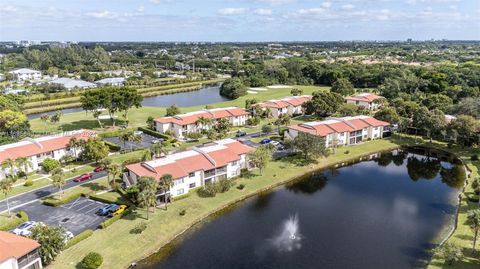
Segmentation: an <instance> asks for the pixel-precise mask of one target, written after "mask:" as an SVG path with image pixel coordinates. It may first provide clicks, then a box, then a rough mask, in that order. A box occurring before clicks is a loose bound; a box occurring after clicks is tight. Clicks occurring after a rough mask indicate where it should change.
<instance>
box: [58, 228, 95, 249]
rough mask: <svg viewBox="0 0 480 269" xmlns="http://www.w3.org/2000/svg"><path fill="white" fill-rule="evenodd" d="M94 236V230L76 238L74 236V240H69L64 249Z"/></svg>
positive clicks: (86, 231) (84, 232) (80, 234)
mask: <svg viewBox="0 0 480 269" xmlns="http://www.w3.org/2000/svg"><path fill="white" fill-rule="evenodd" d="M92 234H93V230H90V229H89V230H85V231H83V232H81V233H79V234H77V235H76V236H74V237H73V238H72V239H70V240H68V242H67V244H66V245H65V248H64V249H67V248H69V247H71V246H73V245H76V244H78V243H79V242H80V241H83V240H85V239H87V238H89V237H90V236H91V235H92Z"/></svg>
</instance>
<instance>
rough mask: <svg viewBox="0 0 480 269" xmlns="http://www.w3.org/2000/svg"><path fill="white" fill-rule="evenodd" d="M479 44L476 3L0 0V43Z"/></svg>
mask: <svg viewBox="0 0 480 269" xmlns="http://www.w3.org/2000/svg"><path fill="white" fill-rule="evenodd" d="M408 38H412V39H414V40H426V39H432V38H433V39H450V40H459V39H464V40H466V39H468V40H480V0H324V1H323V0H320V1H319V0H0V41H10V40H63V41H217V42H218V41H333V40H406V39H408Z"/></svg>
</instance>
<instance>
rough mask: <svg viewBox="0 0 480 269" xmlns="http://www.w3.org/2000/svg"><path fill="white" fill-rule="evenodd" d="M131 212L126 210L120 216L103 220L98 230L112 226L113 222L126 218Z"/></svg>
mask: <svg viewBox="0 0 480 269" xmlns="http://www.w3.org/2000/svg"><path fill="white" fill-rule="evenodd" d="M131 212H132V210H131V209H130V208H128V209H127V210H125V211H123V213H122V214H119V215H115V216H113V217H111V218H109V219H107V220H105V221H104V222H102V223H100V228H102V229H105V228H107V227H108V226H110V225H112V224H113V223H114V222H115V221H117V220H119V219H121V218H122V217H123V216H126V215H128V214H130V213H131Z"/></svg>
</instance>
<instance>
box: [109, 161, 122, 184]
mask: <svg viewBox="0 0 480 269" xmlns="http://www.w3.org/2000/svg"><path fill="white" fill-rule="evenodd" d="M106 169H107V172H108V184H110V186H111V187H112V188H115V186H116V180H115V178H116V177H117V176H118V175H119V174H120V173H121V172H122V167H121V166H120V165H118V164H116V163H112V164H109V165H108V166H107V168H106Z"/></svg>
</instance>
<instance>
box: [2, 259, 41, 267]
mask: <svg viewBox="0 0 480 269" xmlns="http://www.w3.org/2000/svg"><path fill="white" fill-rule="evenodd" d="M36 263H37V264H38V265H39V267H38V268H43V267H42V262H41V260H40V258H37V259H35V260H33V261H31V262H30V263H28V264H27V265H25V266H24V267H21V268H20V267H18V262H17V259H15V258H14V257H11V258H8V259H6V260H4V261H1V262H0V269H24V268H28V267H29V266H31V265H33V264H36Z"/></svg>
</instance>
